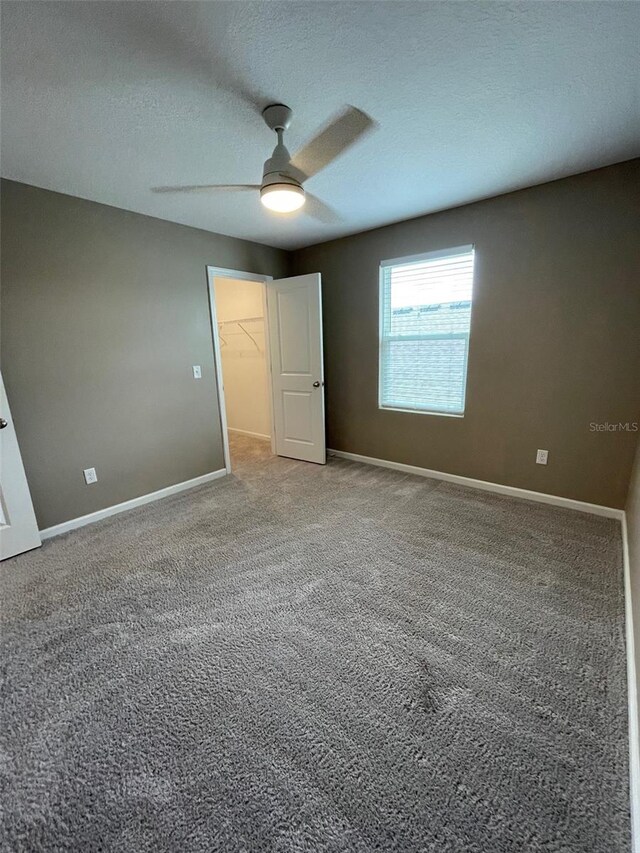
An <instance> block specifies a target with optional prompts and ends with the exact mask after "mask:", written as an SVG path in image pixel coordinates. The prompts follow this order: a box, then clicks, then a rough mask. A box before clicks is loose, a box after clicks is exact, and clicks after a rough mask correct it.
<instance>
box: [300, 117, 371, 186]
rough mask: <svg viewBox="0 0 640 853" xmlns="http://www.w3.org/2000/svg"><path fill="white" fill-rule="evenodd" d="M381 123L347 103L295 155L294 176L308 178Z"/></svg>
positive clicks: (302, 178)
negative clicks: (295, 173)
mask: <svg viewBox="0 0 640 853" xmlns="http://www.w3.org/2000/svg"><path fill="white" fill-rule="evenodd" d="M377 127H378V123H377V122H375V121H374V120H373V119H372V118H371V116H368V115H367V114H366V113H363V112H362V110H359V109H358V108H357V107H352V106H349V105H347V106H346V107H345V108H344V109H343V110H342V112H341V113H339V114H338V115H337V116H336V118H334V119H332V121H330V122H329V124H328V125H326V127H324V128H323V129H322V130H321V131H320V132H319V133H317V134H316V135H315V136H314V137H313V139H311V140H310V141H309V142H307V144H306V145H304V146H303V147H302V148H301V149H300V150H299V151H298V153H297V154H294V156H293V157H292V158H291V164H290V165H291V166H292V167H293V170H294V171H295V172H297V173H298V174H297V175H294V176H295V177H297V178H298V180H301V181H306V180H307V178H310V177H311V176H312V175H315V174H317V173H318V172H319V171H320V170H321V169H324V167H325V166H328V165H329V163H331V162H332V161H333V160H335V159H336V158H337V157H339V156H340V155H341V154H343V153H344V152H345V151H346V150H347V148H349V147H350V146H351V145H353V144H354V143H355V142H357V141H358V140H359V139H361V138H362V137H363V136H365V135H366V134H367V133H370V132H371V131H372V130H375V128H377Z"/></svg>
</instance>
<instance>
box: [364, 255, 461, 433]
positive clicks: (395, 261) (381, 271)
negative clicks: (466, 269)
mask: <svg viewBox="0 0 640 853" xmlns="http://www.w3.org/2000/svg"><path fill="white" fill-rule="evenodd" d="M469 253H471V254H472V255H473V273H472V277H471V309H470V313H469V331H468V332H467V333H466V334H464V333H462V332H444V333H442V334H441V335H440V337H442V338H443V339H444V338H446V339H453V338H456V339H460V338H466V341H467V346H466V349H465V357H464V387H463V394H462V411H461V412H448V411H446V410H439V409H437V408H430V409H413V408H409V407H398V406H385V405H384V404H383V402H382V357H383V345H384V341H385V340H390V338H389V337H387V338H385V337H384V334H383V329H384V279H385V270H386V269H388V268H389V267H400V266H404V265H409V264H416V263H420V261H435V260H437V259H438V258H451V257H455V256H456V255H468V254H469ZM474 284H475V244H474V243H469V244H467V245H465V246H452V247H451V248H449V249H436V250H435V251H433V252H422V253H420V254H418V255H407V256H405V257H401V258H390V259H387V260H384V261H380V264H379V267H378V410H379V411H383V412H404V413H406V414H410V415H435V416H438V417H443V418H464V415H465V410H466V405H467V380H468V368H469V347H470V344H471V321H472V319H473V291H474ZM435 337H438V335H415V336H407V335H403V336H402V339H403V340H410V339H411V338H413V339H414V340H425V339H427V338H431V339H433V338H435Z"/></svg>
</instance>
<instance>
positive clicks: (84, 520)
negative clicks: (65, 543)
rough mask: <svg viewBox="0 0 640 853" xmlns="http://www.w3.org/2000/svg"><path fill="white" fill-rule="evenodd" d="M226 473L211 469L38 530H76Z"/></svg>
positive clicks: (46, 533) (54, 533)
mask: <svg viewBox="0 0 640 853" xmlns="http://www.w3.org/2000/svg"><path fill="white" fill-rule="evenodd" d="M226 474H227V472H226V470H225V469H224V468H221V469H220V470H219V471H211V473H209V474H203V475H202V476H201V477H194V478H193V479H192V480H185V481H184V482H182V483H176V484H175V485H174V486H167V487H166V488H164V489H158V491H157V492H150V493H149V494H147V495H140V497H138V498H132V499H131V500H130V501H123V502H122V503H120V504H114V505H113V506H107V507H105V508H104V509H99V510H97V511H96V512H90V513H89V514H88V515H81V516H80V517H79V518H72V519H70V520H69V521H63V522H62V524H55V525H54V526H53V527H47V528H45V529H44V530H41V531H40V538H41V539H50V538H51V537H52V536H59V535H60V534H61V533H68V532H69V531H70V530H76V529H77V528H78V527H84V526H85V525H86V524H93V522H94V521H100V520H101V519H103V518H108V517H109V516H110V515H117V514H118V513H119V512H126V511H127V510H129V509H135V507H137V506H143V505H144V504H148V503H151V502H152V501H159V500H162V498H167V497H169V495H175V494H177V493H178V492H184V491H186V490H187V489H193V488H194V487H195V486H202V485H203V484H204V483H210V482H211V481H212V480H218V479H219V478H220V477H225V476H226Z"/></svg>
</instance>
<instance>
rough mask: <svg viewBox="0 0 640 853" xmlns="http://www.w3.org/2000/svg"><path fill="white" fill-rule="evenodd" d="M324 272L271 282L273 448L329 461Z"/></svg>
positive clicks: (281, 453) (297, 456) (280, 452)
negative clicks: (326, 431)
mask: <svg viewBox="0 0 640 853" xmlns="http://www.w3.org/2000/svg"><path fill="white" fill-rule="evenodd" d="M321 295H322V294H321V290H320V273H311V274H309V275H298V276H295V277H294V278H282V279H279V280H278V281H269V282H267V310H268V313H269V338H270V352H271V374H272V375H271V380H272V382H271V384H272V393H273V420H274V427H275V449H276V453H277V454H278V455H279V456H290V457H291V458H293V459H303V460H304V461H305V462H319V463H320V464H321V465H324V463H325V462H326V461H327V451H326V442H325V434H324V370H323V362H322V301H321Z"/></svg>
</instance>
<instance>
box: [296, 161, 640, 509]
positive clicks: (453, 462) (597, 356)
mask: <svg viewBox="0 0 640 853" xmlns="http://www.w3.org/2000/svg"><path fill="white" fill-rule="evenodd" d="M639 225H640V160H634V161H630V162H628V163H623V164H621V165H618V166H611V167H609V168H606V169H600V170H598V171H595V172H589V173H586V174H584V175H579V176H576V177H573V178H567V179H565V180H561V181H556V182H553V183H549V184H544V185H542V186H539V187H534V188H531V189H527V190H523V191H520V192H515V193H511V194H509V195H505V196H500V197H498V198H494V199H489V200H487V201H483V202H478V203H477V204H473V205H468V206H465V207H460V208H457V209H454V210H450V211H446V212H444V213H438V214H432V215H430V216H425V217H421V218H419V219H414V220H410V221H406V222H401V223H398V224H396V225H390V226H387V227H385V228H380V229H376V230H374V231H369V232H366V233H362V234H358V235H355V236H353V237H346V238H343V239H340V240H335V241H332V242H329V243H324V244H321V245H317V246H313V247H310V248H307V249H302V250H300V251H298V252H296V253H295V254H294V257H293V270H294V271H295V272H297V273H302V272H312V271H320V272H321V273H322V276H323V291H324V296H323V300H324V330H325V361H326V392H327V417H328V444H329V446H330V447H333V448H336V449H339V450H346V451H351V452H354V453H361V454H364V455H367V456H373V457H378V458H382V459H390V460H393V461H397V462H404V463H409V464H412V465H418V466H422V467H425V468H432V469H435V470H438V471H447V472H451V473H454V474H462V475H464V476H467V477H476V478H479V479H482V480H489V481H493V482H497V483H505V484H508V485H511V486H519V487H522V488H525V489H534V490H536V491H540V492H548V493H550V494H555V495H562V496H565V497H569V498H575V499H578V500H583V501H589V502H593V503H598V504H606V505H609V506H614V507H623V506H624V504H625V499H626V494H627V487H628V483H629V476H630V472H631V465H632V460H633V455H634V446H635V439H636V435H635V434H633V433H631V432H624V431H623V432H619V431H616V432H609V431H605V432H593V431H591V429H590V424H591V423H592V422H597V423H604V422H607V421H608V422H609V423H617V422H619V421H622V422H626V421H638V420H640V411H639V409H640V369H639V368H640V334H639V328H640V240H639V239H638V228H639ZM467 243H474V244H475V246H476V261H477V265H476V275H475V284H474V305H473V317H472V327H471V344H470V355H469V371H468V385H467V408H466V413H465V417H464V418H463V419H456V418H448V417H438V416H433V415H421V414H410V413H402V412H390V411H380V410H379V409H378V407H377V379H378V264H379V261H380V260H382V259H385V258H394V257H400V256H404V255H412V254H416V253H419V252H427V251H430V250H434V249H442V248H446V247H448V246H459V245H463V244H467ZM537 448H544V449H547V450H548V451H549V464H548V466H547V467H543V466H540V465H536V464H535V454H536V449H537Z"/></svg>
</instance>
